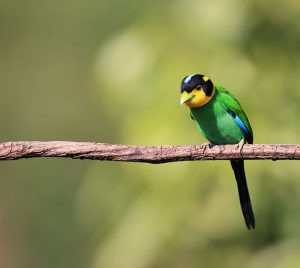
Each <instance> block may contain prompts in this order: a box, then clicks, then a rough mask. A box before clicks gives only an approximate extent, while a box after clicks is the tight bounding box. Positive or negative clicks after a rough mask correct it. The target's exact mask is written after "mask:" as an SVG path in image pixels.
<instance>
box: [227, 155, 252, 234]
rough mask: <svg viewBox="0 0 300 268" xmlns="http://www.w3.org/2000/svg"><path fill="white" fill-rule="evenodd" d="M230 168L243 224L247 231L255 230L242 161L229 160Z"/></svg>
mask: <svg viewBox="0 0 300 268" xmlns="http://www.w3.org/2000/svg"><path fill="white" fill-rule="evenodd" d="M230 163H231V167H232V169H233V171H234V175H235V179H236V182H237V186H238V191H239V197H240V203H241V208H242V212H243V215H244V219H245V223H246V225H247V228H248V229H249V230H251V229H254V228H255V219H254V214H253V210H252V205H251V200H250V195H249V191H248V186H247V181H246V175H245V169H244V160H231V161H230Z"/></svg>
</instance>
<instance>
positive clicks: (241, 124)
mask: <svg viewBox="0 0 300 268" xmlns="http://www.w3.org/2000/svg"><path fill="white" fill-rule="evenodd" d="M233 119H234V121H235V122H236V123H237V124H238V126H239V127H240V128H241V129H242V130H243V131H244V132H246V133H247V134H250V133H249V130H248V128H247V127H246V126H245V125H244V123H243V121H242V120H241V119H240V118H239V117H238V116H237V115H235V117H233Z"/></svg>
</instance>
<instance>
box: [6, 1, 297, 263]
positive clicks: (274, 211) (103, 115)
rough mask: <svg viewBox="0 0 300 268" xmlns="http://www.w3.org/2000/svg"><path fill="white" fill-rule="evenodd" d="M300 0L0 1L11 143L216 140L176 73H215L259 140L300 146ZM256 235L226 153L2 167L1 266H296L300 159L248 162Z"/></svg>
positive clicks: (41, 161) (40, 161) (49, 161)
mask: <svg viewBox="0 0 300 268" xmlns="http://www.w3.org/2000/svg"><path fill="white" fill-rule="evenodd" d="M299 15H300V2H299V1H296V0H287V1H267V0H263V1H258V0H252V1H248V2H247V1H242V0H226V1H222V0H212V1H195V0H187V1H185V0H177V1H164V2H161V1H158V0H153V1H146V0H141V1H138V0H130V1H120V0H119V1H117V0H112V1H104V0H102V1H93V0H87V1H83V0H80V1H70V0H61V1H44V0H40V1H37V0H27V1H20V0H19V1H16V0H9V1H8V0H7V1H5V0H4V1H1V3H0V58H1V61H0V87H1V106H0V111H1V112H0V122H1V126H2V127H1V140H2V141H8V140H78V141H99V142H111V143H127V144H143V145H160V144H198V143H202V142H204V139H203V138H202V137H201V136H200V134H199V133H198V132H197V130H196V127H195V126H194V125H193V122H192V121H191V120H190V118H189V115H188V111H187V109H186V108H185V107H180V105H179V84H180V81H181V79H182V78H183V77H184V76H185V75H187V74H190V73H195V72H199V73H204V74H207V75H209V76H210V77H211V79H212V80H213V81H214V82H215V83H216V84H222V85H223V86H225V87H226V88H227V89H230V90H231V91H232V92H233V93H234V94H235V95H236V96H237V98H238V99H239V100H240V102H241V103H242V105H243V107H244V109H245V110H246V112H247V114H248V116H249V118H250V121H251V123H252V127H253V130H254V139H255V142H256V143H299V132H300V125H299V123H298V122H299V119H298V115H299V114H300V106H299V101H300V90H299V88H298V87H299V84H300V77H299V73H300V52H299V46H300V24H299ZM246 171H247V175H248V184H249V187H250V191H251V196H252V201H253V206H254V211H255V214H256V220H257V229H256V230H255V231H253V232H248V231H247V230H246V228H245V226H244V222H243V218H242V213H241V211H240V208H239V202H238V195H237V189H236V185H235V181H234V178H233V174H232V171H231V170H230V165H229V163H228V162H226V161H225V162H221V161H216V162H212V161H209V162H186V163H172V164H163V165H158V166H154V165H147V164H129V163H108V162H92V161H79V160H76V161H75V160H62V159H60V160H55V159H31V160H22V161H16V162H2V163H1V175H0V176H1V180H0V185H1V187H0V196H1V198H0V200H1V202H0V216H1V224H0V249H1V251H0V266H1V267H8V268H10V267H11V268H12V267H43V268H47V267H49V268H50V267H57V268H59V267H64V268H65V267H72V268H77V267H78V268H79V267H90V268H116V267H122V268H161V267H175V268H176V267H178V268H179V267H187V268H189V267H248V268H252V267H256V268H257V267H297V266H299V264H300V256H299V254H298V253H299V248H300V231H299V230H300V229H299V228H298V226H299V223H300V212H299V211H300V180H299V163H297V162H293V161H287V162H270V161H252V162H250V161H248V162H247V163H246Z"/></svg>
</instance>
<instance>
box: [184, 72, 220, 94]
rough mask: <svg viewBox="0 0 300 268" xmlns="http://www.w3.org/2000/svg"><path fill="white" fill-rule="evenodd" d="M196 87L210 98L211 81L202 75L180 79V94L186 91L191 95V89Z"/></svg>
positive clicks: (212, 86)
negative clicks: (199, 87) (201, 89)
mask: <svg viewBox="0 0 300 268" xmlns="http://www.w3.org/2000/svg"><path fill="white" fill-rule="evenodd" d="M205 78H206V79H205ZM198 86H201V87H202V88H203V91H204V92H205V95H206V96H210V95H211V94H212V92H213V89H214V85H213V83H212V81H211V80H210V79H209V78H208V77H207V76H205V75H202V74H191V75H189V76H186V77H185V78H183V79H182V82H181V87H180V92H183V91H186V92H188V93H191V92H192V91H193V89H195V88H197V87H198Z"/></svg>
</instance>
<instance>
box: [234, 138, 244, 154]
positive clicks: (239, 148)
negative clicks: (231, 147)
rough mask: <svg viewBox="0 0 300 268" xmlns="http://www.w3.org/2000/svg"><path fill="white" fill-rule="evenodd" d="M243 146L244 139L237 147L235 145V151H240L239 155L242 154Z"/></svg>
mask: <svg viewBox="0 0 300 268" xmlns="http://www.w3.org/2000/svg"><path fill="white" fill-rule="evenodd" d="M244 144H245V140H244V139H242V140H241V141H240V142H239V143H238V144H237V145H236V150H239V151H240V153H241V152H242V150H243V146H244Z"/></svg>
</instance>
